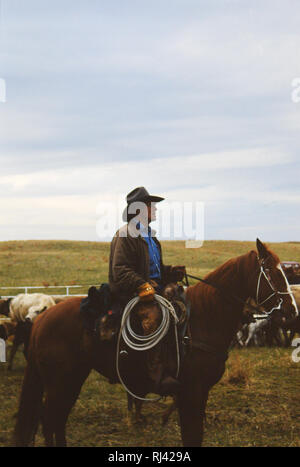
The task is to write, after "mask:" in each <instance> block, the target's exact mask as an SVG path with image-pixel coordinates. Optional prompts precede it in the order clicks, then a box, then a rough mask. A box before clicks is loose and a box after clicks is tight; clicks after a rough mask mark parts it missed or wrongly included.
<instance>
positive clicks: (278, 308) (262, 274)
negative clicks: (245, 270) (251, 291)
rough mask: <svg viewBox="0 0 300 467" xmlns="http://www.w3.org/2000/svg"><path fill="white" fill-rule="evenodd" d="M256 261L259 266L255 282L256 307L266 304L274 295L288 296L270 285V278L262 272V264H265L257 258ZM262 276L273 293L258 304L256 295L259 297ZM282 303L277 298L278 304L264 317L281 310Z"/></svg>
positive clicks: (281, 300)
mask: <svg viewBox="0 0 300 467" xmlns="http://www.w3.org/2000/svg"><path fill="white" fill-rule="evenodd" d="M257 260H258V262H259V264H260V273H259V276H258V280H257V288H256V303H257V306H261V305H263V304H264V303H266V302H267V301H268V300H270V299H271V298H272V297H274V296H275V295H276V296H277V295H290V292H280V291H279V290H277V289H276V288H275V287H274V285H273V284H272V280H271V277H270V275H269V274H268V273H267V272H266V271H265V270H264V264H265V260H260V258H259V257H257ZM262 276H264V277H265V279H266V281H267V283H268V284H269V286H270V287H271V289H272V291H273V293H271V294H270V295H269V296H268V297H267V298H266V299H265V300H263V301H262V302H259V300H258V295H259V289H260V283H261V278H262ZM282 303H283V299H282V298H281V297H279V303H278V305H277V306H275V307H273V308H272V309H271V310H270V311H265V314H266V315H270V314H271V313H273V311H275V310H280V309H281V305H282Z"/></svg>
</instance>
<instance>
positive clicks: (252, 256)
mask: <svg viewBox="0 0 300 467" xmlns="http://www.w3.org/2000/svg"><path fill="white" fill-rule="evenodd" d="M264 246H265V245H264ZM265 253H266V261H267V264H268V265H269V266H270V267H275V266H277V264H278V263H279V262H280V260H279V257H278V256H277V255H276V254H275V253H273V252H272V251H271V250H270V249H269V248H268V247H266V246H265ZM257 256H258V254H257V252H256V251H255V250H251V251H249V252H248V253H245V254H243V255H240V256H237V257H234V258H231V259H229V260H228V261H226V262H225V263H223V264H221V265H220V266H219V267H217V268H216V269H215V270H214V271H211V272H210V273H208V274H207V275H206V276H205V277H204V280H205V281H207V282H209V283H210V284H211V285H215V286H216V287H217V288H213V287H210V286H209V285H206V284H203V283H202V282H197V284H195V285H194V286H191V287H189V288H188V290H187V296H188V297H189V298H190V299H191V300H192V301H198V299H199V298H200V296H202V297H203V298H204V297H212V296H218V295H219V292H218V288H220V289H223V291H226V292H227V294H228V295H230V294H233V295H238V296H240V297H241V296H243V295H244V293H246V284H247V281H248V280H249V278H250V277H251V275H252V271H255V268H258V264H257ZM245 298H247V297H245Z"/></svg>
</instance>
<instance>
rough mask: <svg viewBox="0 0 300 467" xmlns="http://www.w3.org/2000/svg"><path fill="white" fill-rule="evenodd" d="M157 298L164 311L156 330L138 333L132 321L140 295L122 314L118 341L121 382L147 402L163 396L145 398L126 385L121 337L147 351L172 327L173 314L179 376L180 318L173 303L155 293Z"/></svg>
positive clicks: (131, 347)
mask: <svg viewBox="0 0 300 467" xmlns="http://www.w3.org/2000/svg"><path fill="white" fill-rule="evenodd" d="M154 298H155V300H156V301H157V303H158V305H159V307H160V309H161V313H162V320H161V323H160V325H159V326H158V328H157V329H156V331H154V332H153V333H152V334H149V335H147V336H140V335H138V334H136V333H135V332H134V331H133V329H132V327H131V323H130V313H131V311H132V310H133V308H134V307H135V306H136V304H137V303H138V302H139V301H140V297H134V298H133V299H132V300H130V301H129V302H128V303H127V305H126V307H125V309H124V312H123V316H122V321H121V327H120V332H119V336H118V343H117V354H116V370H117V375H118V377H119V380H120V382H121V384H122V385H123V387H124V389H125V390H126V391H127V392H128V393H129V394H130V395H131V396H132V397H134V398H135V399H139V400H141V401H146V402H155V401H158V400H160V399H161V396H159V397H156V398H153V399H149V398H144V397H139V396H137V395H136V394H133V393H132V392H131V391H130V390H129V389H128V388H127V386H126V384H125V383H124V381H123V379H122V377H121V375H120V371H119V350H120V341H121V337H122V338H123V340H124V342H125V343H126V345H127V346H128V347H129V348H130V349H132V350H136V351H145V350H149V349H152V347H154V346H155V345H157V344H158V343H159V342H160V341H161V340H162V339H163V338H164V337H165V335H166V334H167V332H168V330H169V327H170V314H171V315H172V316H173V318H174V321H175V326H174V328H175V340H176V353H177V372H176V377H178V374H179V368H180V356H179V344H178V334H177V326H176V324H177V323H178V318H177V315H176V311H175V309H174V307H173V305H172V304H171V303H170V302H169V301H168V300H167V299H166V298H164V297H162V296H160V295H157V294H155V295H154Z"/></svg>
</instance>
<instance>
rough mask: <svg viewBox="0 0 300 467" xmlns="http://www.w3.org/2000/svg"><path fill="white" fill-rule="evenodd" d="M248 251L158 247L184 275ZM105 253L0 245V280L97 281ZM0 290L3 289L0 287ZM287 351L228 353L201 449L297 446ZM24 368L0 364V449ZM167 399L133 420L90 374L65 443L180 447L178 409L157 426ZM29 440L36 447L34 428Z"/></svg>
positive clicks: (290, 249)
mask: <svg viewBox="0 0 300 467" xmlns="http://www.w3.org/2000/svg"><path fill="white" fill-rule="evenodd" d="M269 246H270V247H271V248H272V249H273V250H274V251H275V252H276V253H277V254H278V255H279V256H280V258H281V259H282V260H296V261H300V243H278V244H270V245H269ZM253 248H255V245H254V243H250V242H231V241H230V242H229V241H209V242H205V244H204V246H203V247H202V248H201V249H186V248H185V246H184V242H165V243H164V244H163V251H164V255H165V257H164V261H165V263H166V264H186V266H187V269H188V272H190V273H191V274H195V275H200V276H203V275H204V274H206V273H207V272H209V271H211V270H213V269H214V268H216V267H217V266H218V265H220V264H222V263H223V262H224V261H226V260H227V259H228V258H230V257H234V256H237V255H240V254H243V253H246V252H247V251H249V250H250V249H253ZM108 255H109V244H105V243H94V242H71V241H26V242H25V241H24V242H19V241H18V242H1V243H0V260H1V270H0V285H1V286H10V285H13V286H19V285H41V284H48V285H62V284H93V283H96V284H100V283H101V282H105V281H107V271H108ZM12 292H13V291H12ZM15 292H16V291H15ZM53 292H55V289H54V290H53V291H52V293H53ZM57 292H58V291H57ZM82 292H83V293H85V292H86V289H83V290H82ZM0 293H2V294H4V291H3V290H1V289H0ZM76 293H78V292H76ZM291 353H292V349H284V348H248V349H241V350H239V349H234V350H232V351H231V352H230V357H229V360H228V363H227V369H226V372H225V375H224V377H223V378H222V380H221V382H220V383H219V384H217V385H216V386H215V387H214V388H213V390H212V391H211V393H210V398H209V401H208V407H207V421H206V427H205V437H204V446H298V447H300V363H294V362H293V361H292V359H291ZM24 367H25V361H24V358H23V355H22V353H21V352H19V353H18V354H17V358H16V360H15V366H14V370H13V371H12V372H8V371H7V369H6V364H4V363H1V364H0V446H7V445H9V443H10V439H11V433H12V430H13V426H14V415H15V413H16V410H17V403H18V397H19V393H20V387H21V383H22V377H23V372H24ZM170 403H171V399H169V398H167V399H166V400H163V401H160V402H159V403H155V404H153V403H147V404H145V405H144V407H143V414H144V416H145V418H144V421H143V423H139V424H136V423H134V422H133V421H132V420H131V418H130V416H129V415H128V412H127V400H126V395H125V392H124V390H123V389H122V388H121V386H120V385H110V384H108V383H107V382H106V381H105V379H104V378H103V377H101V376H100V375H98V374H97V373H96V372H92V373H91V374H90V376H89V378H88V380H87V381H86V383H85V385H84V387H83V389H82V392H81V394H80V397H79V399H78V401H77V403H76V405H75V407H74V409H73V411H72V413H71V415H70V418H69V421H68V426H67V438H68V443H69V445H70V446H112V447H117V446H165V447H167V446H181V438H180V430H179V426H178V422H177V414H176V413H175V412H174V413H173V414H172V416H171V418H170V420H169V422H168V424H167V425H166V426H165V427H162V425H161V416H162V415H163V413H164V411H165V410H166V408H167V407H168V405H169V404H170ZM36 441H37V442H36V445H38V446H42V445H43V439H42V437H41V435H40V433H39V434H38V436H37V440H36Z"/></svg>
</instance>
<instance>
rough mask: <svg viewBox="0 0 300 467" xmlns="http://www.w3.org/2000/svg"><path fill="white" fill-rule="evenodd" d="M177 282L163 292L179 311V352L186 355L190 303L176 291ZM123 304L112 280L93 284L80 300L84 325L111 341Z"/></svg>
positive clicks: (119, 320) (98, 336)
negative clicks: (113, 291)
mask: <svg viewBox="0 0 300 467" xmlns="http://www.w3.org/2000/svg"><path fill="white" fill-rule="evenodd" d="M174 290H175V289H174V284H170V286H167V287H166V288H165V293H164V296H165V298H167V299H168V300H169V301H170V302H171V303H172V305H173V306H174V309H175V311H176V314H177V317H178V319H179V322H178V324H177V330H178V337H179V348H180V354H181V355H184V354H185V352H186V350H187V348H188V345H187V344H188V341H189V326H188V323H189V314H190V313H189V311H190V310H189V305H188V304H187V303H186V302H185V299H184V297H183V294H179V295H178V294H176V296H175V295H174ZM123 309H124V304H122V303H120V302H118V301H117V300H116V299H115V297H114V296H113V295H112V293H111V290H110V287H109V284H107V283H104V284H101V285H100V287H99V288H98V289H97V288H96V287H94V286H93V287H90V288H89V290H88V296H87V297H86V298H83V299H82V301H81V304H80V314H81V316H82V320H83V325H84V327H85V329H86V330H87V331H88V332H89V333H92V334H94V335H95V336H96V337H97V338H99V339H100V340H104V341H108V340H111V339H112V338H113V336H115V335H116V334H117V333H118V332H119V329H120V323H121V318H122V312H123Z"/></svg>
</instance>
